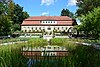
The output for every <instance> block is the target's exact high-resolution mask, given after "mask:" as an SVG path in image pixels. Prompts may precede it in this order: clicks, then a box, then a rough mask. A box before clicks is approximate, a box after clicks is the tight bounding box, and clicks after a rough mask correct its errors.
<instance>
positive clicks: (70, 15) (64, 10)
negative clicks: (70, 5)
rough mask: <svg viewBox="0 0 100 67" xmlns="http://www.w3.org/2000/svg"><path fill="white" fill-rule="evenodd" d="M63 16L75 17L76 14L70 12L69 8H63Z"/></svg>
mask: <svg viewBox="0 0 100 67" xmlns="http://www.w3.org/2000/svg"><path fill="white" fill-rule="evenodd" d="M61 16H68V17H71V18H74V14H73V13H72V12H70V11H69V10H68V9H63V10H62V11H61Z"/></svg>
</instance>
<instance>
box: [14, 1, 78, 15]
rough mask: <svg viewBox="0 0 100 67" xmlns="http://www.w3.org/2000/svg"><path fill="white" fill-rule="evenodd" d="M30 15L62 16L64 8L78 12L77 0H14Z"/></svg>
mask: <svg viewBox="0 0 100 67" xmlns="http://www.w3.org/2000/svg"><path fill="white" fill-rule="evenodd" d="M14 2H15V3H16V4H19V5H20V6H22V7H23V9H24V11H26V12H28V14H29V15H30V16H43V15H46V16H60V14H61V10H62V9H66V8H67V9H69V10H70V11H71V12H73V13H75V12H76V9H77V7H76V3H77V2H76V0H14Z"/></svg>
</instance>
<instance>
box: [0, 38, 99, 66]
mask: <svg viewBox="0 0 100 67" xmlns="http://www.w3.org/2000/svg"><path fill="white" fill-rule="evenodd" d="M27 41H28V42H27V43H26V42H25V43H20V44H13V45H7V46H0V67H27V61H28V59H27V58H26V57H24V56H23V55H22V54H21V48H22V47H39V46H40V47H42V46H45V45H48V42H47V40H44V39H41V38H33V39H27ZM77 41H79V42H84V41H85V40H79V39H66V38H54V39H51V41H50V43H51V45H58V46H63V47H66V49H68V50H69V52H70V55H69V56H65V57H63V58H62V59H60V61H59V62H58V61H57V62H56V61H55V62H49V60H51V59H48V61H47V62H43V61H42V62H37V63H36V64H35V67H53V65H54V67H100V51H99V50H96V49H95V48H93V47H92V46H78V45H77V44H75V42H77ZM55 64H56V65H55ZM33 66H34V65H33Z"/></svg>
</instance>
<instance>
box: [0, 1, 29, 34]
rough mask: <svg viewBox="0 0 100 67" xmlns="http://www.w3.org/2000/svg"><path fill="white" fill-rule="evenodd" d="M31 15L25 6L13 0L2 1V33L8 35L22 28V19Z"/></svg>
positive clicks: (0, 6) (0, 9)
mask: <svg viewBox="0 0 100 67" xmlns="http://www.w3.org/2000/svg"><path fill="white" fill-rule="evenodd" d="M27 17H29V15H28V13H27V12H25V11H23V7H21V6H20V5H18V4H15V3H14V2H13V1H11V0H1V1H0V35H8V34H11V33H13V32H14V31H16V30H20V24H21V23H22V21H23V20H24V19H25V18H27Z"/></svg>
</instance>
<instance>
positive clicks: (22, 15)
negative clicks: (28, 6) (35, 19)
mask: <svg viewBox="0 0 100 67" xmlns="http://www.w3.org/2000/svg"><path fill="white" fill-rule="evenodd" d="M9 16H10V17H11V20H12V21H13V26H12V28H13V31H17V30H20V25H21V23H22V22H23V20H24V19H26V18H28V17H29V14H28V13H27V12H25V11H23V7H21V6H20V5H18V4H15V3H14V2H12V1H11V2H10V3H9Z"/></svg>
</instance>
